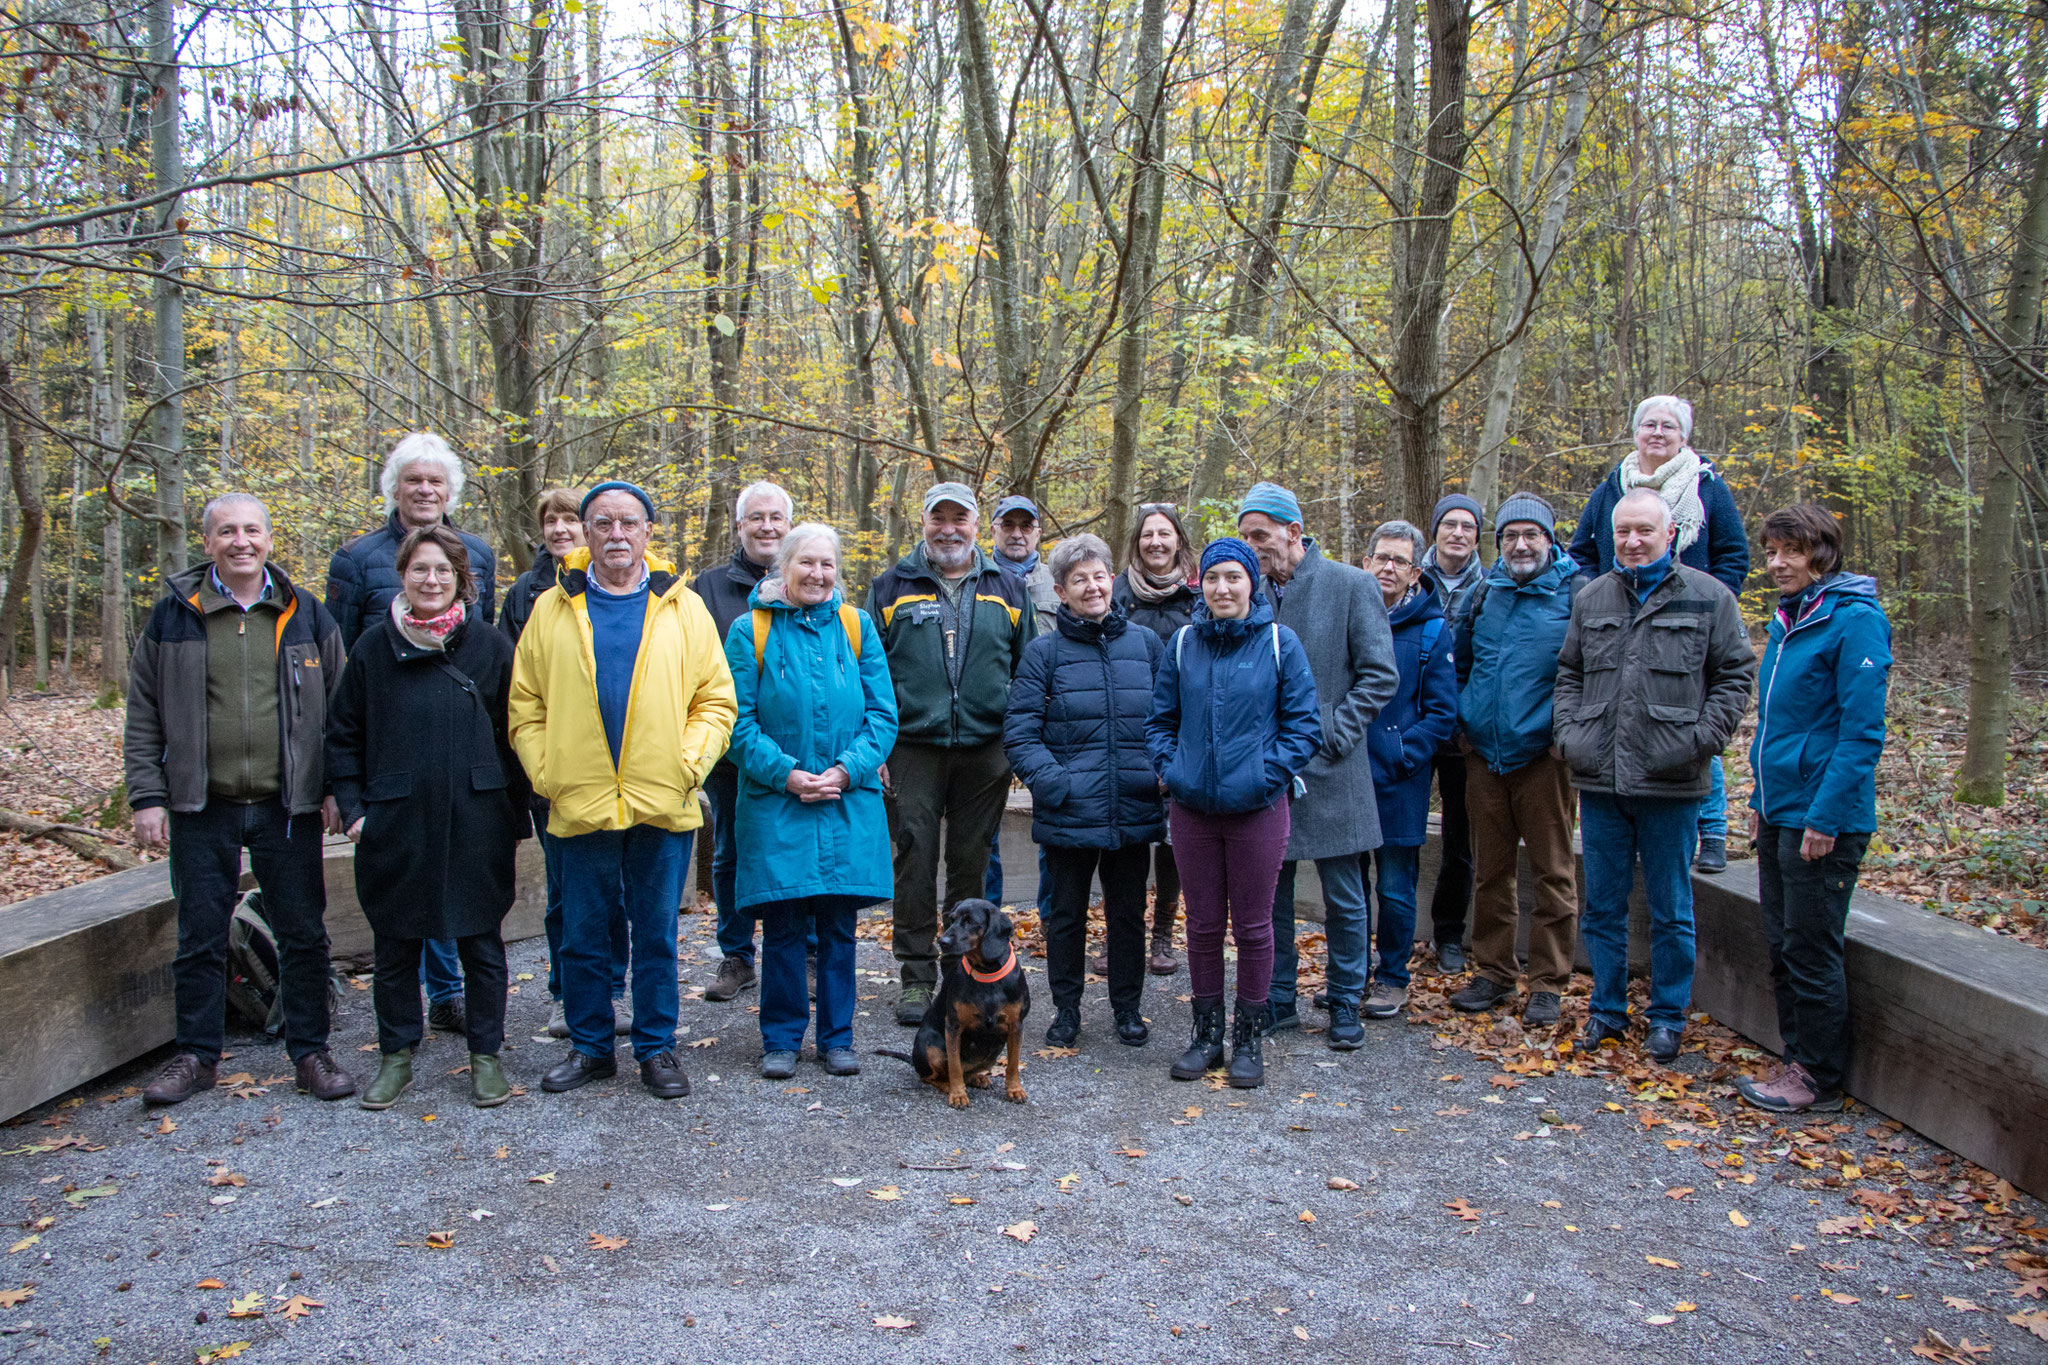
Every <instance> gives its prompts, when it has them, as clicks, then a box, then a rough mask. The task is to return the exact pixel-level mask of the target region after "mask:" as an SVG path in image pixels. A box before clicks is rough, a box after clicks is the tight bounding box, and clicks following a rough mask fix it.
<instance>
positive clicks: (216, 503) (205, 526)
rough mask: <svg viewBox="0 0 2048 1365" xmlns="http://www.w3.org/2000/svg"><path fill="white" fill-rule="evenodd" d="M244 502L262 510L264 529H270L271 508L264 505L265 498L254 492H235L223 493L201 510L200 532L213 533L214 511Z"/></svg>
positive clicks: (208, 534) (220, 510)
mask: <svg viewBox="0 0 2048 1365" xmlns="http://www.w3.org/2000/svg"><path fill="white" fill-rule="evenodd" d="M243 504H247V505H248V506H250V507H254V508H255V509H256V510H257V511H259V512H261V513H262V514H263V529H265V530H266V531H267V530H269V529H270V509H269V508H268V507H266V506H265V505H264V503H263V499H261V498H259V497H257V496H256V495H255V494H254V493H242V492H234V493H223V494H221V495H220V496H219V497H217V498H214V499H213V500H212V501H210V502H208V503H207V504H206V506H205V507H204V508H202V509H201V510H200V513H199V534H200V535H201V536H202V537H205V536H210V535H212V534H213V514H214V513H216V512H222V511H226V510H227V509H228V508H230V507H240V506H242V505H243Z"/></svg>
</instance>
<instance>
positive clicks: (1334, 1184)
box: [1327, 1175, 1358, 1190]
mask: <svg viewBox="0 0 2048 1365" xmlns="http://www.w3.org/2000/svg"><path fill="white" fill-rule="evenodd" d="M1327 1183H1328V1184H1329V1187H1330V1188H1331V1189H1333V1190H1355V1189H1357V1188H1358V1182H1357V1181H1356V1180H1352V1179H1349V1178H1347V1177H1345V1176H1341V1175H1333V1176H1331V1177H1330V1179H1329V1181H1328V1182H1327Z"/></svg>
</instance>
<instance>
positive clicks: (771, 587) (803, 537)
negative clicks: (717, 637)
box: [760, 484, 839, 602]
mask: <svg viewBox="0 0 2048 1365" xmlns="http://www.w3.org/2000/svg"><path fill="white" fill-rule="evenodd" d="M769 486H770V487H771V488H772V487H774V485H773V484H770V485H769ZM819 541H823V542H825V543H826V544H827V545H830V546H831V547H832V559H833V562H835V563H836V562H838V559H839V532H837V531H835V530H833V529H832V528H831V527H830V526H827V525H826V524H825V523H824V522H822V521H807V522H805V523H804V524H803V525H801V526H792V527H791V528H790V529H789V531H788V532H787V533H786V534H785V535H784V536H783V537H782V544H781V545H779V546H777V547H776V550H775V567H773V568H772V569H770V570H769V571H768V576H767V577H766V578H764V579H762V580H761V587H760V593H761V600H762V601H763V602H787V601H788V600H789V585H788V574H789V566H790V565H791V564H794V563H795V562H796V557H797V556H798V555H800V554H802V553H803V552H804V550H805V548H806V547H808V546H811V545H815V544H817V543H818V542H819Z"/></svg>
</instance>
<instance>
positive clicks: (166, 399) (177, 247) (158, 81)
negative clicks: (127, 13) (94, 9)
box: [149, 0, 185, 581]
mask: <svg viewBox="0 0 2048 1365" xmlns="http://www.w3.org/2000/svg"><path fill="white" fill-rule="evenodd" d="M177 43H178V32H177V0H149V54H150V85H151V87H152V102H151V104H150V109H149V151H150V168H151V171H152V173H153V174H154V176H155V178H156V184H157V185H158V186H160V187H162V186H177V185H182V184H184V183H185V165H184V155H183V152H182V150H181V148H180V146H179V126H178V125H179V119H180V110H181V108H182V106H183V101H182V100H181V99H180V97H179V81H180V76H179V69H178V48H177ZM179 205H180V201H179V200H177V199H171V200H168V201H166V202H165V203H164V204H163V205H162V206H161V207H160V208H158V209H156V210H154V211H153V212H154V214H155V217H156V222H155V224H154V228H155V232H154V235H153V237H152V239H151V242H150V256H151V261H152V264H153V266H154V268H155V269H156V270H157V272H158V276H157V280H156V283H155V286H154V289H153V294H154V312H155V324H156V384H155V391H156V393H155V396H156V401H157V407H156V421H155V424H154V425H155V440H154V441H153V442H152V443H151V449H150V457H151V461H152V463H154V464H155V466H156V566H157V574H158V576H159V577H160V578H161V579H163V580H166V581H168V580H169V579H170V577H171V575H173V574H175V573H178V572H180V571H181V570H183V569H184V567H185V396H184V395H185V286H184V274H185V238H184V228H183V223H184V220H183V218H182V217H181V215H180V208H179Z"/></svg>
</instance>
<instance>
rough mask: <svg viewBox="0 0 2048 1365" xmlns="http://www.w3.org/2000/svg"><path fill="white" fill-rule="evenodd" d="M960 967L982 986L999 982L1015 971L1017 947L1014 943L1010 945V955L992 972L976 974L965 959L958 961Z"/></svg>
mask: <svg viewBox="0 0 2048 1365" xmlns="http://www.w3.org/2000/svg"><path fill="white" fill-rule="evenodd" d="M960 965H961V967H962V968H964V969H965V970H966V972H967V974H968V975H969V976H971V977H973V978H974V979H975V980H976V981H979V982H981V983H982V984H983V985H987V984H988V983H990V982H992V981H1001V980H1002V979H1003V978H1004V977H1006V976H1008V975H1009V974H1010V973H1011V972H1012V971H1014V970H1016V967H1017V945H1016V944H1014V943H1012V944H1011V945H1010V955H1009V956H1008V957H1007V958H1005V959H1004V960H1003V965H1002V966H1000V967H998V968H997V969H996V970H994V971H992V972H977V971H976V970H974V968H973V967H972V966H970V965H969V964H968V961H967V959H966V958H964V957H963V958H961V959H960Z"/></svg>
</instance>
